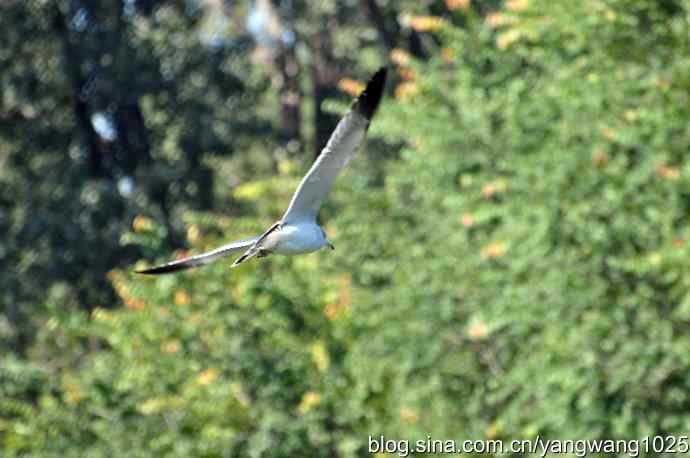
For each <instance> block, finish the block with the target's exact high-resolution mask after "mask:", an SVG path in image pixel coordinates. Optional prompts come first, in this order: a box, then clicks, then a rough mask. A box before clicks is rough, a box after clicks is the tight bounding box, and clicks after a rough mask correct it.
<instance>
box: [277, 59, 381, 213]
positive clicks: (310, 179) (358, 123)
mask: <svg viewBox="0 0 690 458" xmlns="http://www.w3.org/2000/svg"><path fill="white" fill-rule="evenodd" d="M385 85H386V69H385V68H381V69H380V70H379V71H377V72H376V73H375V74H374V76H372V77H371V80H369V83H368V84H367V87H366V88H365V89H364V91H363V92H362V94H361V95H360V96H359V98H357V100H356V101H355V103H354V104H353V105H352V108H351V109H350V111H349V112H348V113H347V114H346V115H345V117H344V118H343V119H341V120H340V122H339V123H338V125H337V127H336V128H335V130H334V131H333V134H332V135H331V138H330V139H329V140H328V144H327V145H326V147H325V148H324V149H323V150H322V151H321V154H320V155H319V157H318V158H317V159H316V162H314V165H312V167H311V169H309V172H307V174H306V175H305V177H304V178H303V179H302V182H301V183H300V184H299V186H298V187H297V191H295V194H294V195H293V196H292V200H291V201H290V206H289V207H288V209H287V211H286V212H285V215H283V218H282V220H281V221H282V222H283V223H294V222H298V221H315V220H316V214H317V213H318V212H319V207H321V201H322V200H323V198H324V197H325V196H326V194H328V191H329V190H330V189H331V186H332V185H333V182H334V181H335V179H336V177H337V176H338V174H339V173H340V171H341V170H342V169H343V167H345V165H346V164H347V162H348V161H349V160H350V159H351V158H352V156H354V154H355V153H356V152H357V149H359V145H360V144H361V143H362V140H364V136H365V135H366V133H367V128H368V127H369V122H370V121H371V118H373V116H374V113H376V108H377V107H378V105H379V102H380V101H381V97H382V95H383V88H384V87H385Z"/></svg>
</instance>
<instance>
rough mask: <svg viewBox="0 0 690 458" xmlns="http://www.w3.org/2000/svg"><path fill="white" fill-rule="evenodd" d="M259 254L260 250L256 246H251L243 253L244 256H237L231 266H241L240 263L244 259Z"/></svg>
mask: <svg viewBox="0 0 690 458" xmlns="http://www.w3.org/2000/svg"><path fill="white" fill-rule="evenodd" d="M257 254H259V250H257V249H256V248H255V247H251V248H250V249H248V250H247V251H245V252H244V254H243V255H242V256H240V257H239V258H237V259H236V260H235V262H233V263H232V265H231V266H230V267H237V266H239V265H240V264H242V263H243V262H244V261H246V260H247V259H251V258H253V257H254V256H256V255H257Z"/></svg>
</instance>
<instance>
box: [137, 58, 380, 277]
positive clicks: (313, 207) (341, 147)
mask: <svg viewBox="0 0 690 458" xmlns="http://www.w3.org/2000/svg"><path fill="white" fill-rule="evenodd" d="M385 84H386V69H385V68H381V69H380V70H379V71H377V72H376V73H375V74H374V76H372V78H371V79H370V80H369V82H368V83H367V86H366V88H365V89H364V91H363V92H362V94H361V95H360V96H359V97H358V98H357V100H356V101H355V102H354V103H353V104H352V107H351V108H350V111H349V112H348V113H347V114H346V115H345V117H343V119H341V120H340V122H339V123H338V125H337V126H336V128H335V130H334V131H333V134H331V138H330V139H329V140H328V144H326V147H325V148H324V149H323V150H322V151H321V154H320V155H319V157H318V158H317V159H316V161H315V162H314V165H312V167H311V169H309V172H307V174H306V175H305V176H304V178H302V182H301V183H300V184H299V186H298V187H297V191H295V194H294V195H293V196H292V200H291V201H290V206H289V207H288V209H287V211H286V212H285V214H284V215H283V217H282V218H281V219H280V220H279V221H278V222H276V223H274V224H273V225H272V226H271V227H270V228H268V230H267V231H265V232H264V233H263V234H261V235H260V236H257V237H251V238H248V239H244V240H237V241H235V242H231V243H229V244H227V245H224V246H222V247H220V248H217V249H215V250H213V251H209V252H207V253H203V254H200V255H197V256H191V257H189V258H184V259H179V260H177V261H172V262H169V263H167V264H163V265H161V266H158V267H152V268H150V269H145V270H140V271H137V273H140V274H165V273H170V272H176V271H178V270H184V269H188V268H190V267H197V266H201V265H204V264H208V263H210V262H213V261H215V260H216V259H220V258H224V257H226V256H229V255H231V254H233V253H236V252H238V251H241V250H243V249H244V250H246V251H245V252H244V254H243V255H242V256H240V257H239V258H237V260H236V261H235V262H234V263H233V264H232V267H237V266H238V265H240V264H241V263H243V262H244V261H246V260H247V259H250V258H252V257H254V256H256V257H257V258H261V257H264V256H268V255H269V254H272V253H278V254H285V255H295V254H302V253H311V252H313V251H317V250H319V249H320V248H322V247H324V246H328V247H329V248H330V249H332V250H334V249H335V247H334V246H333V244H332V243H331V242H330V241H328V239H327V238H326V233H325V232H324V231H323V229H322V228H321V226H319V224H318V223H317V222H316V215H317V213H318V212H319V208H320V207H321V202H322V201H323V199H324V197H325V196H326V194H328V191H329V190H330V189H331V186H332V185H333V182H334V181H335V179H336V177H337V176H338V174H339V173H340V171H341V170H342V169H343V168H344V167H345V165H346V164H347V162H348V161H349V160H350V159H351V158H352V156H354V154H355V153H356V152H357V150H358V149H359V146H360V145H361V143H362V141H363V140H364V137H365V136H366V133H367V129H368V128H369V123H370V122H371V119H372V118H373V116H374V113H376V108H377V107H378V105H379V102H380V101H381V97H382V96H383V89H384V86H385Z"/></svg>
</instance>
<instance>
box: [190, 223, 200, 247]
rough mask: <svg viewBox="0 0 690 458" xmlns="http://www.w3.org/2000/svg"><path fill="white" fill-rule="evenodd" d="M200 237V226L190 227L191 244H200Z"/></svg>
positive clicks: (193, 225)
mask: <svg viewBox="0 0 690 458" xmlns="http://www.w3.org/2000/svg"><path fill="white" fill-rule="evenodd" d="M200 236H201V231H200V230H199V226H197V225H196V224H192V225H191V226H189V229H187V240H189V242H190V243H196V242H198V241H199V237H200Z"/></svg>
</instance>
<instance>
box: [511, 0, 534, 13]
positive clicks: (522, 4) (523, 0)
mask: <svg viewBox="0 0 690 458" xmlns="http://www.w3.org/2000/svg"><path fill="white" fill-rule="evenodd" d="M528 6H529V0H508V1H507V2H506V9H507V10H508V11H513V12H518V11H524V10H526V9H527V7H528Z"/></svg>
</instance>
